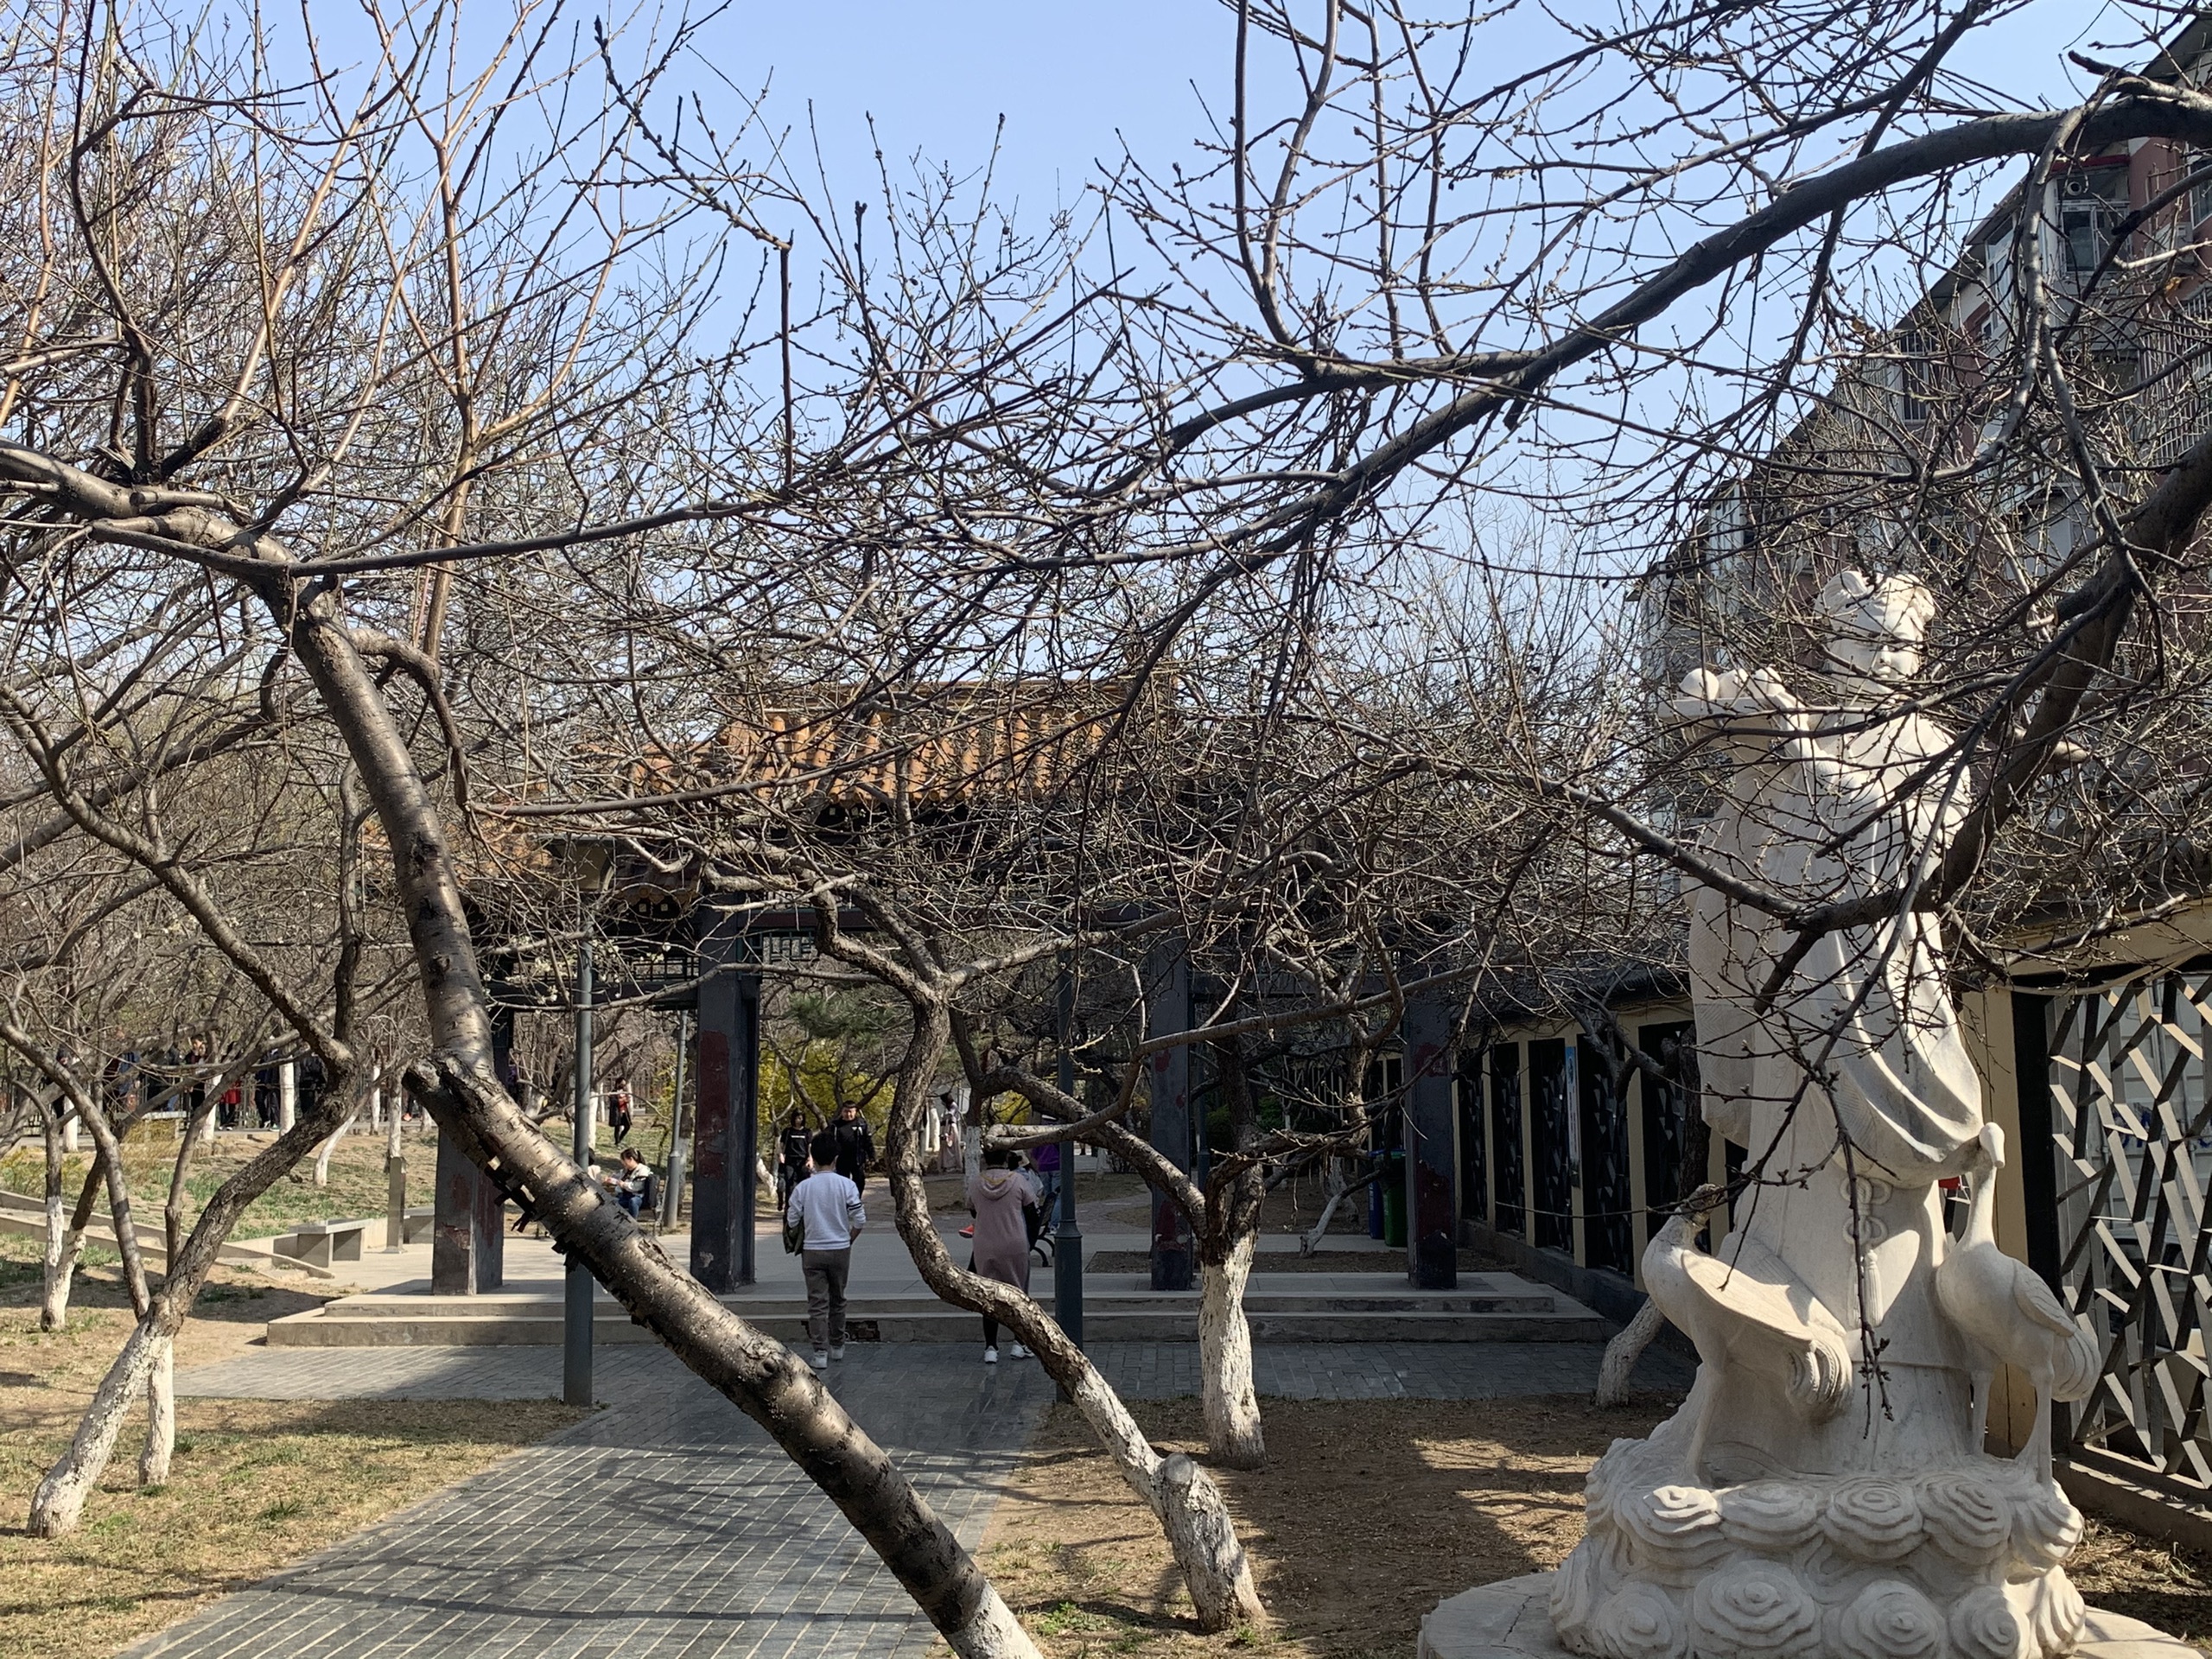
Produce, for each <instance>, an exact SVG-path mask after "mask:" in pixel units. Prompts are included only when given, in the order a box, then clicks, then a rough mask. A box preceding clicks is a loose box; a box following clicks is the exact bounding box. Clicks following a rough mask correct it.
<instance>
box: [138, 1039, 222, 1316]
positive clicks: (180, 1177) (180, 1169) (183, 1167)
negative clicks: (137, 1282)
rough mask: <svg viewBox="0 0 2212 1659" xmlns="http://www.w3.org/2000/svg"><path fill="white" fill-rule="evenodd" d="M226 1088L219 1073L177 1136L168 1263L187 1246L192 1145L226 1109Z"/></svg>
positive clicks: (168, 1209) (167, 1220)
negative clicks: (205, 1124) (203, 1124)
mask: <svg viewBox="0 0 2212 1659" xmlns="http://www.w3.org/2000/svg"><path fill="white" fill-rule="evenodd" d="M222 1088H223V1079H222V1077H220V1076H219V1075H218V1076H217V1077H215V1078H214V1080H213V1082H211V1083H210V1084H208V1085H207V1096H206V1098H205V1100H204V1102H203V1103H202V1104H201V1106H200V1111H199V1112H198V1113H197V1114H195V1115H194V1116H191V1117H189V1118H188V1120H187V1122H186V1123H185V1126H184V1132H183V1133H182V1134H181V1135H178V1136H177V1138H176V1165H175V1168H173V1169H171V1170H170V1171H169V1196H168V1203H166V1204H164V1205H162V1260H163V1261H164V1262H174V1261H175V1260H176V1255H177V1251H178V1250H180V1249H182V1248H183V1244H184V1178H185V1176H186V1175H187V1174H188V1173H190V1171H191V1168H192V1148H193V1145H194V1142H195V1141H198V1140H199V1139H200V1122H201V1120H202V1119H203V1118H204V1119H205V1120H206V1121H207V1122H210V1123H213V1122H214V1121H215V1114H216V1113H217V1112H219V1111H220V1110H221V1109H222V1105H221V1101H220V1096H221V1093H222ZM141 1311H142V1312H143V1309H142V1310H141Z"/></svg>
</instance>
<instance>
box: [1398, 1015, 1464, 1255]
mask: <svg viewBox="0 0 2212 1659" xmlns="http://www.w3.org/2000/svg"><path fill="white" fill-rule="evenodd" d="M1398 1029H1399V1036H1400V1039H1401V1040H1402V1043H1403V1044H1404V1046H1405V1077H1406V1109H1405V1114H1404V1123H1405V1137H1406V1141H1405V1146H1406V1271H1407V1273H1408V1274H1409V1275H1410V1276H1411V1278H1412V1280H1413V1281H1414V1284H1415V1285H1416V1286H1418V1287H1420V1288H1421V1289H1423V1290H1452V1289H1456V1288H1457V1287H1458V1286H1459V1213H1458V1210H1457V1207H1456V1206H1455V1205H1454V1204H1453V1202H1452V1179H1453V1176H1454V1175H1455V1173H1457V1172H1456V1171H1455V1170H1454V1168H1453V1164H1454V1162H1455V1161H1456V1160H1455V1158H1454V1152H1455V1150H1456V1148H1455V1145H1454V1141H1453V1135H1452V1130H1453V1128H1454V1124H1453V1121H1452V1120H1453V1119H1454V1118H1455V1117H1457V1116H1458V1115H1459V1114H1458V1109H1457V1103H1455V1102H1454V1100H1453V1099H1452V1010H1451V1009H1450V1007H1447V1006H1446V1004H1444V1003H1442V1002H1440V1001H1434V1000H1433V999H1421V1000H1418V1001H1412V1002H1408V1003H1407V1004H1406V1011H1405V1014H1404V1017H1403V1019H1402V1020H1401V1021H1400V1023H1399V1028H1398Z"/></svg>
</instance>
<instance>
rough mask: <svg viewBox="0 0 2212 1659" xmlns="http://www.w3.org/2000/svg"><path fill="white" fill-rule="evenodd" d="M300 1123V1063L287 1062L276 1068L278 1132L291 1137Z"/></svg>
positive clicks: (294, 1061)
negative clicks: (295, 1125)
mask: <svg viewBox="0 0 2212 1659" xmlns="http://www.w3.org/2000/svg"><path fill="white" fill-rule="evenodd" d="M299 1121H300V1063H299V1062H298V1061H297V1060H287V1061H285V1062H284V1064H283V1065H280V1066H278V1067H277V1133H278V1134H279V1135H289V1134H290V1133H291V1132H292V1125H293V1124H295V1123H296V1122H299Z"/></svg>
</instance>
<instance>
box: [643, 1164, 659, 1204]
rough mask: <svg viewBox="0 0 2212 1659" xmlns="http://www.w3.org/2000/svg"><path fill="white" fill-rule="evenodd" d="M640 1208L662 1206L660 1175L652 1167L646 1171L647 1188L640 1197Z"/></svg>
mask: <svg viewBox="0 0 2212 1659" xmlns="http://www.w3.org/2000/svg"><path fill="white" fill-rule="evenodd" d="M638 1208H639V1209H640V1210H658V1209H659V1208H660V1177H659V1176H658V1175H656V1174H655V1173H653V1172H652V1170H650V1169H649V1170H647V1171H646V1172H645V1192H644V1193H643V1194H642V1195H640V1197H639V1199H638Z"/></svg>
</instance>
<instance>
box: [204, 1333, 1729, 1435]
mask: <svg viewBox="0 0 2212 1659" xmlns="http://www.w3.org/2000/svg"><path fill="white" fill-rule="evenodd" d="M849 1352H850V1353H851V1354H852V1355H853V1358H852V1359H851V1360H850V1361H849V1362H848V1370H849V1375H850V1376H854V1377H859V1376H868V1377H871V1378H882V1377H889V1378H896V1377H898V1376H903V1375H906V1374H907V1373H908V1372H909V1371H910V1370H911V1371H912V1372H913V1374H915V1375H918V1376H919V1375H927V1376H930V1377H931V1378H948V1379H950V1378H958V1377H962V1376H969V1377H984V1378H988V1376H990V1373H989V1372H988V1371H987V1370H986V1369H985V1368H984V1367H983V1366H982V1364H980V1363H977V1361H978V1357H977V1355H976V1352H975V1351H974V1350H973V1349H971V1348H969V1346H967V1345H966V1344H935V1343H882V1344H871V1343H857V1344H854V1346H853V1347H852V1348H851V1349H850V1350H849ZM1603 1353H1604V1349H1603V1348H1602V1347H1601V1346H1600V1345H1599V1344H1596V1343H1580V1342H1482V1343H1462V1342H1376V1343H1361V1344H1351V1343H1324V1342H1308V1343H1273V1344H1256V1345H1255V1348H1254V1351H1253V1369H1254V1371H1255V1375H1256V1377H1257V1380H1258V1384H1259V1389H1260V1392H1261V1393H1262V1395H1268V1396H1270V1397H1272V1398H1274V1399H1281V1400H1487V1399H1495V1398H1499V1397H1502V1396H1504V1395H1529V1394H1582V1393H1586V1392H1588V1391H1589V1390H1590V1389H1592V1388H1594V1387H1596V1386H1597V1381H1598V1363H1599V1357H1600V1356H1601V1355H1602V1354H1603ZM1091 1357H1093V1358H1094V1359H1095V1360H1096V1362H1097V1363H1098V1366H1099V1369H1100V1370H1103V1372H1104V1373H1105V1374H1106V1377H1107V1380H1108V1381H1109V1382H1110V1383H1112V1384H1113V1385H1114V1387H1115V1388H1116V1389H1118V1390H1119V1391H1120V1392H1121V1393H1122V1394H1123V1395H1126V1396H1128V1398H1130V1399H1132V1400H1169V1399H1174V1398H1177V1397H1179V1396H1181V1395H1194V1394H1196V1393H1197V1392H1198V1344H1196V1343H1190V1342H1109V1343H1101V1344H1098V1345H1097V1346H1096V1348H1095V1349H1094V1350H1093V1351H1092V1356H1091ZM1035 1372H1036V1367H1035V1366H1033V1365H1030V1364H1026V1363H1019V1362H1014V1361H1008V1362H1007V1363H1004V1364H1001V1366H1000V1367H999V1368H998V1373H999V1375H1000V1376H1001V1377H1002V1378H1003V1377H1007V1376H1018V1375H1023V1374H1029V1375H1034V1374H1035ZM1692 1374H1693V1367H1692V1366H1691V1365H1690V1364H1689V1363H1688V1362H1687V1361H1684V1360H1681V1359H1680V1358H1678V1357H1675V1355H1674V1354H1672V1353H1671V1352H1669V1351H1666V1350H1663V1349H1659V1348H1651V1349H1647V1350H1645V1351H1644V1356H1643V1362H1642V1363H1641V1364H1640V1365H1639V1366H1638V1367H1637V1373H1636V1381H1637V1384H1638V1385H1639V1386H1641V1387H1643V1388H1648V1389H1687V1388H1688V1386H1689V1384H1690V1382H1691V1379H1692ZM831 1376H833V1377H836V1376H838V1373H836V1372H833V1373H831ZM594 1382H595V1383H596V1385H597V1387H596V1393H597V1395H598V1398H599V1400H600V1402H601V1403H602V1404H608V1405H616V1406H620V1405H626V1404H629V1403H631V1402H638V1401H641V1400H648V1399H651V1400H658V1399H663V1398H665V1397H668V1396H669V1395H671V1391H673V1392H674V1393H676V1394H678V1395H684V1396H686V1397H690V1398H696V1401H697V1402H699V1403H700V1405H701V1406H702V1408H706V1409H709V1410H728V1411H729V1412H730V1413H731V1414H733V1415H734V1414H735V1408H733V1407H727V1406H723V1405H721V1403H720V1397H719V1396H718V1395H715V1394H714V1393H713V1392H712V1391H711V1390H709V1389H708V1388H707V1386H706V1385H705V1384H704V1383H701V1382H699V1381H698V1380H697V1379H696V1378H695V1377H693V1376H691V1375H690V1373H689V1372H687V1371H685V1370H683V1368H682V1367H681V1366H680V1365H678V1364H677V1363H676V1362H675V1361H674V1360H673V1359H671V1357H669V1355H668V1354H667V1352H666V1351H664V1350H663V1349H660V1348H658V1347H654V1346H652V1345H650V1344H622V1345H620V1346H618V1347H612V1348H604V1349H601V1351H599V1353H598V1355H597V1357H596V1364H595V1370H594ZM176 1386H177V1392H178V1393H179V1394H181V1395H192V1396H198V1397H201V1398H227V1399H252V1400H335V1399H367V1400H407V1399H413V1400H538V1399H545V1398H549V1397H551V1396H555V1395H558V1394H559V1393H560V1391H561V1353H560V1351H559V1350H558V1349H557V1348H551V1347H512V1348H349V1349H341V1348H321V1349H318V1348H274V1349H264V1350H262V1351H257V1352H255V1353H251V1354H245V1355H242V1356H240V1357H238V1358H236V1359H232V1360H226V1361H225V1362H223V1363H221V1364H219V1365H208V1366H202V1367H200V1368H199V1369H198V1370H191V1371H188V1372H185V1373H184V1374H182V1375H181V1376H179V1377H178V1378H177V1385H176ZM954 1392H955V1393H956V1394H957V1388H956V1389H955V1390H954ZM863 1421H867V1420H866V1419H865V1418H863Z"/></svg>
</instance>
